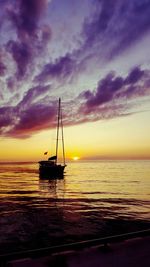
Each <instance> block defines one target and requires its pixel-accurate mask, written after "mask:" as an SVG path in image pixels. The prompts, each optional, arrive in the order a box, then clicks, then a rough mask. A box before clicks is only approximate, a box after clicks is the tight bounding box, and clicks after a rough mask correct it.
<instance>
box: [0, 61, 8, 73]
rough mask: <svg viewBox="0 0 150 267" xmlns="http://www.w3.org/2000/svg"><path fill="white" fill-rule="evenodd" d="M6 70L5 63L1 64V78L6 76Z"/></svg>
mask: <svg viewBox="0 0 150 267" xmlns="http://www.w3.org/2000/svg"><path fill="white" fill-rule="evenodd" d="M6 70H7V68H6V66H5V65H4V63H3V62H0V76H3V75H5V72H6Z"/></svg>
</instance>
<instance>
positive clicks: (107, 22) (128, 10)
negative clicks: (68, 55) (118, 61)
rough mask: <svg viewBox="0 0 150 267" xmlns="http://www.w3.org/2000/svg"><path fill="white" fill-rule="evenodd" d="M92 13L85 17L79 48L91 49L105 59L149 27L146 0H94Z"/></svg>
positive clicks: (133, 41)
mask: <svg viewBox="0 0 150 267" xmlns="http://www.w3.org/2000/svg"><path fill="white" fill-rule="evenodd" d="M95 3H96V11H95V12H94V14H93V17H90V18H88V19H86V20H85V23H84V27H83V37H84V45H83V49H82V50H83V51H84V50H88V49H94V50H95V52H94V53H95V54H96V55H97V56H98V55H99V56H100V57H101V58H103V57H104V58H105V60H110V59H111V58H113V57H115V56H117V55H118V54H119V53H121V52H122V51H124V50H126V49H128V48H129V47H130V46H131V45H133V44H134V43H135V42H136V41H137V40H139V39H140V38H141V37H142V36H144V34H146V33H147V32H148V31H149V30H150V4H149V1H147V0H143V1H141V0H132V1H130V0H126V1H124V0H119V1H118V0H117V1H115V3H114V0H107V1H105V0H96V1H95Z"/></svg>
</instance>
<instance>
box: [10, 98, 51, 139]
mask: <svg viewBox="0 0 150 267" xmlns="http://www.w3.org/2000/svg"><path fill="white" fill-rule="evenodd" d="M17 115H18V117H19V122H18V123H17V124H16V125H15V126H14V127H13V128H12V129H11V130H10V131H9V132H8V133H7V135H9V136H12V137H15V138H28V137H30V136H31V135H33V134H34V133H36V132H39V131H40V130H43V129H50V128H53V127H54V126H55V119H56V110H55V108H54V106H53V104H51V105H49V106H46V105H44V104H40V103H39V104H33V105H31V106H30V107H29V108H27V109H25V110H23V111H18V114H17Z"/></svg>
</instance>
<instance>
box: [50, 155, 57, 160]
mask: <svg viewBox="0 0 150 267" xmlns="http://www.w3.org/2000/svg"><path fill="white" fill-rule="evenodd" d="M56 159H57V157H56V156H53V157H50V158H49V159H48V160H56Z"/></svg>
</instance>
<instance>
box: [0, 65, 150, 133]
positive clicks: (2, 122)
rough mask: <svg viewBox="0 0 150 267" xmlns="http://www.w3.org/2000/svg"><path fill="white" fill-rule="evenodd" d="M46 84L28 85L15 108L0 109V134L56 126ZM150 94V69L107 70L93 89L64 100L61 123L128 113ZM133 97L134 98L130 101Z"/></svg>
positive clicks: (54, 114)
mask: <svg viewBox="0 0 150 267" xmlns="http://www.w3.org/2000/svg"><path fill="white" fill-rule="evenodd" d="M50 89H51V88H50V87H49V86H44V87H42V86H40V85H39V86H36V87H33V88H30V89H29V90H28V91H27V92H26V93H25V95H24V97H23V99H22V100H21V101H20V102H19V103H18V105H17V106H16V107H10V106H7V107H4V108H1V109H0V112H1V117H0V126H1V127H0V128H1V134H2V135H5V136H11V137H16V138H27V137H29V136H31V135H32V134H34V133H36V132H38V131H40V130H44V129H50V128H53V127H55V126H56V112H57V110H56V108H57V102H56V101H54V100H52V99H51V98H49V97H48V93H49V91H50ZM144 96H150V71H149V70H142V69H141V68H140V67H135V68H134V69H132V70H131V71H130V72H129V74H128V75H126V77H121V76H117V74H116V73H115V72H113V71H112V72H110V73H108V74H107V75H106V76H105V77H104V78H103V79H101V80H100V81H99V82H98V84H97V87H96V88H95V90H94V91H92V90H85V91H83V92H82V93H81V94H79V95H78V97H77V98H75V99H74V100H72V101H68V102H65V103H64V110H63V113H64V116H63V117H64V124H65V125H66V126H67V125H75V124H81V123H84V122H91V121H98V120H102V119H111V118H115V117H120V116H128V115H130V114H133V113H134V107H135V102H137V100H138V103H142V98H143V97H144ZM133 100H134V101H133Z"/></svg>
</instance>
